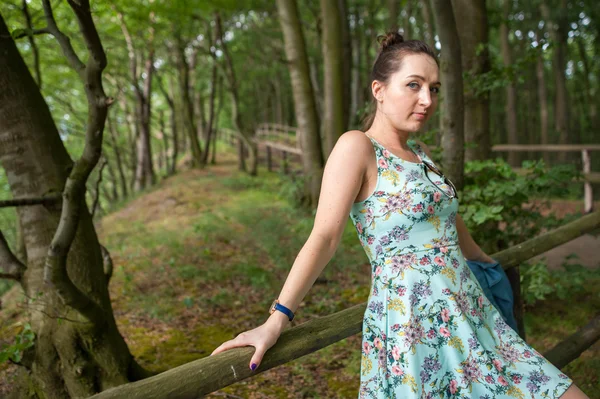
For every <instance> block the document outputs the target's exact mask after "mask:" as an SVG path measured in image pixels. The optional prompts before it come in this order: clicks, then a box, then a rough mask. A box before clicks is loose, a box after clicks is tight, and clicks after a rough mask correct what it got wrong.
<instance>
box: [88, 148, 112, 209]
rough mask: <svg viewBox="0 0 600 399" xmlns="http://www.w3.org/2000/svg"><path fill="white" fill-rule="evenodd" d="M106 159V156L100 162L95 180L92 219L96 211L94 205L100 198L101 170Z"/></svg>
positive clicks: (95, 205)
mask: <svg viewBox="0 0 600 399" xmlns="http://www.w3.org/2000/svg"><path fill="white" fill-rule="evenodd" d="M107 162H108V161H107V160H106V158H104V159H103V161H102V163H101V164H100V169H99V170H98V180H97V181H96V198H94V203H93V205H92V219H93V218H94V214H95V213H96V207H97V206H98V201H99V200H100V183H102V171H103V170H104V167H105V166H106V163H107Z"/></svg>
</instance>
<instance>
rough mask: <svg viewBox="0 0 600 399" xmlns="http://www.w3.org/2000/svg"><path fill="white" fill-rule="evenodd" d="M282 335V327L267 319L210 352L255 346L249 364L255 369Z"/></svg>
mask: <svg viewBox="0 0 600 399" xmlns="http://www.w3.org/2000/svg"><path fill="white" fill-rule="evenodd" d="M280 335H281V328H280V327H278V326H277V325H275V323H269V321H267V322H266V323H264V324H263V325H261V326H258V327H256V328H254V329H252V330H248V331H244V332H243V333H240V334H238V335H237V336H236V337H235V338H234V339H231V340H229V341H226V342H223V343H222V344H221V345H220V346H219V347H217V348H216V349H215V350H214V351H213V352H212V353H211V354H210V356H212V355H216V354H217V353H221V352H225V351H226V350H229V349H232V348H238V347H242V346H254V347H255V348H256V350H255V351H254V355H253V356H252V359H251V360H250V365H249V367H250V370H252V371H254V370H256V368H257V367H258V365H259V364H260V362H261V361H262V358H263V356H264V355H265V352H266V351H267V350H268V349H269V348H271V347H272V346H273V345H275V342H277V339H279V336H280Z"/></svg>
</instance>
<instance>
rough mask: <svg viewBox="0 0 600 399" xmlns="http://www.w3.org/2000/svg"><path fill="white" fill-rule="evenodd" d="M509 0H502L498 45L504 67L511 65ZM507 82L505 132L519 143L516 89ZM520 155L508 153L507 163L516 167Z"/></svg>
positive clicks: (511, 83) (512, 81)
mask: <svg viewBox="0 0 600 399" xmlns="http://www.w3.org/2000/svg"><path fill="white" fill-rule="evenodd" d="M511 4H512V2H511V1H510V0H502V11H503V14H502V23H501V24H500V47H501V52H502V61H503V62H504V67H505V68H512V67H513V59H512V50H511V47H510V42H509V41H508V33H509V27H508V15H509V14H510V11H511ZM509 80H510V81H509V83H508V84H507V85H506V107H505V115H506V122H505V123H506V133H507V139H508V144H519V136H518V134H519V133H518V132H517V91H516V88H515V84H514V79H513V77H512V74H511V76H510V77H509ZM520 158H521V157H520V155H519V153H518V152H516V151H510V152H509V153H508V163H509V164H510V165H511V166H513V167H518V166H519V164H520Z"/></svg>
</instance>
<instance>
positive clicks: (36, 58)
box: [21, 0, 42, 91]
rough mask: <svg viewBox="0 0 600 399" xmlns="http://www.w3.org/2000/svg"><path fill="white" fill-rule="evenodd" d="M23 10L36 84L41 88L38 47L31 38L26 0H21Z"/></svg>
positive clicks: (29, 15)
mask: <svg viewBox="0 0 600 399" xmlns="http://www.w3.org/2000/svg"><path fill="white" fill-rule="evenodd" d="M21 10H22V11H23V16H24V17H25V22H26V23H27V33H28V35H27V36H29V44H30V45H31V50H32V51H33V63H34V65H35V74H36V77H37V85H38V87H39V89H40V91H41V90H42V72H41V70H40V52H39V51H38V47H37V45H36V44H35V40H34V39H33V34H32V32H33V24H32V23H31V14H29V7H27V0H23V6H22V7H21Z"/></svg>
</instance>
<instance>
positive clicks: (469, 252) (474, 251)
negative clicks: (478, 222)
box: [415, 140, 496, 263]
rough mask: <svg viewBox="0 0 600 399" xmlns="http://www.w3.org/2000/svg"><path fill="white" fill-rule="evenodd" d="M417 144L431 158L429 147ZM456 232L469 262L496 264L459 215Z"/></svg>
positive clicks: (417, 141)
mask: <svg viewBox="0 0 600 399" xmlns="http://www.w3.org/2000/svg"><path fill="white" fill-rule="evenodd" d="M415 142H416V143H417V144H419V146H420V147H421V148H422V149H423V151H425V154H427V156H428V157H429V158H431V152H430V151H429V148H427V146H426V145H425V144H424V143H423V142H421V141H419V140H415ZM456 231H457V233H458V244H459V246H460V250H461V251H462V253H463V255H464V256H465V258H466V259H467V260H476V261H479V262H487V263H496V261H495V260H494V259H492V258H491V257H490V256H489V255H487V254H486V253H485V252H483V250H482V249H481V248H480V247H479V245H477V243H476V242H475V240H474V239H473V237H471V234H470V233H469V229H467V225H466V224H465V221H464V220H463V219H462V217H461V216H460V215H459V214H457V215H456Z"/></svg>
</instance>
